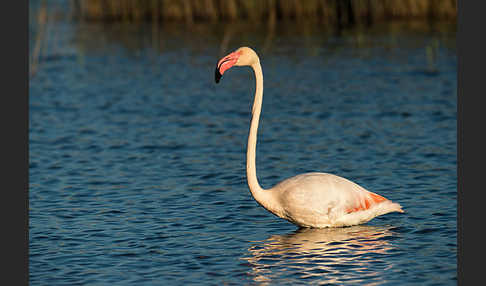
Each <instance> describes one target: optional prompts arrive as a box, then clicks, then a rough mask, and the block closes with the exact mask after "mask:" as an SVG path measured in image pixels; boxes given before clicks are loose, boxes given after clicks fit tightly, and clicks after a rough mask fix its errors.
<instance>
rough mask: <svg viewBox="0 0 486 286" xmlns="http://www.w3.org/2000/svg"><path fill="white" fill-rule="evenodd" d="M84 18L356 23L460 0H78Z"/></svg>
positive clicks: (452, 14) (416, 14) (440, 14)
mask: <svg viewBox="0 0 486 286" xmlns="http://www.w3.org/2000/svg"><path fill="white" fill-rule="evenodd" d="M72 3H73V4H72V8H73V9H72V16H73V17H74V18H75V19H78V20H81V21H121V22H142V21H145V22H167V21H174V22H186V23H189V24H191V23H194V22H216V21H236V20H251V21H258V22H260V21H261V22H267V21H278V20H294V21H300V20H304V19H305V20H308V19H314V20H317V21H319V22H321V23H325V24H330V25H332V24H337V25H353V24H357V23H372V22H375V21H381V20H390V19H427V20H430V19H433V20H434V19H440V20H455V19H456V15H457V0H74V1H73V2H72Z"/></svg>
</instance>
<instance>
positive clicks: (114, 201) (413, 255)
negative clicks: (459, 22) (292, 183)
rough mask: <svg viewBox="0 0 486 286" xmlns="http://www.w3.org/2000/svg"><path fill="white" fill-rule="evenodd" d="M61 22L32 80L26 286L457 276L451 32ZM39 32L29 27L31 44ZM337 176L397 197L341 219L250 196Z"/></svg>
mask: <svg viewBox="0 0 486 286" xmlns="http://www.w3.org/2000/svg"><path fill="white" fill-rule="evenodd" d="M235 27H236V28H234V30H231V29H230V28H226V29H225V28H224V27H215V26H211V27H209V28H208V27H206V26H204V25H202V26H197V27H195V28H194V29H193V30H187V29H184V28H182V27H179V26H167V27H165V28H162V27H158V28H157V29H156V30H155V28H154V27H153V26H151V25H148V26H123V25H121V26H118V25H113V26H111V25H101V24H92V25H87V24H75V23H70V22H60V23H56V24H55V25H54V24H52V25H50V26H48V30H47V31H48V32H49V33H48V35H49V39H50V40H49V42H48V43H47V44H45V45H44V46H42V47H43V50H42V52H41V56H40V58H39V68H38V71H37V73H36V74H35V75H34V76H33V77H31V79H30V87H29V116H30V117H29V119H30V120H29V156H30V161H29V166H30V167H29V187H30V188H29V275H30V284H31V285H78V284H79V285H107V284H109V283H114V284H116V285H168V284H166V283H165V282H170V284H171V285H187V284H195V285H248V284H250V285H253V284H255V285H259V284H264V285H297V284H326V285H333V284H334V285H397V284H400V285H401V284H403V285H455V284H456V283H457V281H456V277H457V275H456V269H457V267H456V261H457V256H456V251H457V242H456V238H457V234H456V231H457V226H456V218H457V217H456V210H457V209H456V199H457V174H456V164H457V162H456V120H457V114H456V100H457V93H456V87H457V81H456V73H457V59H456V47H455V28H454V26H453V27H452V28H451V27H450V26H446V28H444V27H442V26H440V27H435V26H425V27H422V26H419V27H418V28H417V27H415V26H407V25H405V26H404V27H402V26H401V25H398V26H387V25H384V26H377V27H374V28H372V29H370V30H361V31H355V30H349V31H344V32H343V33H335V32H333V31H321V30H319V29H310V30H305V31H303V32H302V31H300V32H299V31H297V30H296V31H294V30H293V29H292V27H290V28H289V27H287V28H284V27H278V28H277V29H276V30H274V31H273V32H272V33H271V34H269V32H267V31H266V30H265V29H261V28H251V27H250V28H248V27H247V28H245V26H236V25H235ZM38 29H39V28H38V27H36V26H32V27H31V41H32V43H35V35H36V34H37V31H38ZM242 45H248V46H251V47H253V48H254V49H255V50H256V51H257V52H258V53H259V55H260V58H261V63H262V66H263V72H264V80H265V81H264V82H265V90H264V100H263V112H262V118H261V121H260V123H261V125H260V129H259V137H258V140H259V141H258V147H257V173H258V176H259V179H260V183H261V184H262V186H263V187H265V188H269V187H271V186H273V185H274V184H276V183H278V182H279V181H280V180H283V179H285V178H287V177H290V176H293V175H296V174H299V173H303V172H310V171H320V172H329V173H334V174H337V175H340V176H343V177H345V178H348V179H351V180H353V181H355V182H357V183H358V184H360V185H362V186H363V187H365V188H367V189H368V190H370V191H373V192H376V193H378V194H380V195H383V196H385V197H387V198H389V199H391V200H393V201H395V202H398V203H400V204H401V205H402V206H403V208H404V210H405V213H404V214H399V213H391V214H387V215H384V216H380V217H377V218H375V219H373V220H372V221H370V222H368V223H366V224H364V225H360V226H354V227H348V228H338V229H323V230H313V229H307V230H306V229H302V230H299V229H298V228H297V227H296V226H294V225H292V224H290V223H289V222H287V221H285V220H282V219H279V218H277V217H275V216H273V215H271V214H270V213H268V212H267V211H266V210H264V209H263V208H262V207H260V206H259V205H258V204H257V203H256V202H255V201H254V200H253V199H252V197H251V195H250V193H249V191H248V187H247V185H246V177H245V155H246V140H247V132H248V127H249V120H250V107H251V105H250V102H251V101H252V99H253V98H252V96H253V92H254V79H253V75H252V73H251V72H250V69H249V68H239V69H237V68H234V69H231V70H230V71H228V72H227V73H225V75H224V77H223V78H222V81H221V82H220V83H219V84H218V85H216V84H215V83H214V78H213V77H214V67H215V64H216V62H217V60H218V59H219V57H220V56H222V55H224V54H226V53H227V52H230V51H232V50H233V49H235V48H237V47H239V46H242Z"/></svg>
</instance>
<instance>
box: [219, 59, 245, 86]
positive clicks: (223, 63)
mask: <svg viewBox="0 0 486 286" xmlns="http://www.w3.org/2000/svg"><path fill="white" fill-rule="evenodd" d="M240 55H241V53H238V52H233V53H231V54H229V55H227V56H226V57H224V58H222V59H220V60H219V61H218V64H217V65H216V70H215V71H214V81H215V82H216V83H218V82H219V80H220V79H221V77H222V76H223V74H224V72H225V71H226V70H228V69H230V68H231V67H232V66H234V65H235V64H236V62H237V61H238V58H239V57H240Z"/></svg>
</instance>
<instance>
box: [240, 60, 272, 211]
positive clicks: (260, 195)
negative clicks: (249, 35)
mask: <svg viewBox="0 0 486 286" xmlns="http://www.w3.org/2000/svg"><path fill="white" fill-rule="evenodd" d="M251 67H252V69H253V71H254V72H255V78H256V89H255V98H254V100H253V107H252V117H251V124H250V132H249V134H248V145H247V150H246V178H247V180H248V187H249V188H250V192H251V194H252V196H253V198H254V199H255V200H256V201H257V202H258V203H259V204H260V205H262V206H263V207H264V208H266V209H267V210H270V209H271V208H272V206H271V204H272V203H271V197H270V192H269V191H268V190H264V189H263V188H262V187H261V186H260V184H259V183H258V178H257V174H256V145H257V132H258V123H259V121H260V113H261V110H262V101H263V72H262V67H261V65H260V62H259V61H257V62H256V63H255V64H253V65H251Z"/></svg>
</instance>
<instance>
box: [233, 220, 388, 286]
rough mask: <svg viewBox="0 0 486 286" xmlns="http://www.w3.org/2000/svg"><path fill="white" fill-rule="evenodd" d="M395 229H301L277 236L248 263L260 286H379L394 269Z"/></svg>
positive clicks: (257, 249)
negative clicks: (283, 285)
mask: <svg viewBox="0 0 486 286" xmlns="http://www.w3.org/2000/svg"><path fill="white" fill-rule="evenodd" d="M395 236H396V235H395V233H393V232H392V230H391V227H378V226H369V225H359V226H352V227H345V228H325V229H315V228H301V229H298V230H296V231H294V232H292V233H289V234H284V235H272V236H271V237H269V238H268V239H266V240H264V241H260V242H257V243H256V244H254V245H253V246H251V247H250V248H249V249H248V252H249V256H248V257H245V258H242V259H244V260H246V261H247V262H248V265H249V267H250V268H251V271H250V275H252V276H253V280H254V281H255V282H259V283H261V284H262V285H265V284H267V283H269V282H271V281H272V279H274V278H278V279H279V281H280V280H289V282H291V281H292V280H294V279H298V280H300V281H301V279H306V280H307V279H309V281H314V280H317V281H318V282H320V283H322V282H325V283H338V284H340V283H342V282H343V281H350V280H351V281H353V282H358V283H359V282H360V281H361V282H365V281H366V283H371V284H373V281H374V280H373V279H376V280H375V281H376V282H378V281H380V276H379V271H383V270H388V269H389V268H391V267H392V265H391V264H390V262H389V261H386V260H384V259H383V258H385V257H386V256H387V255H388V254H389V252H390V251H391V250H392V249H393V244H392V243H390V240H391V239H393V238H394V237H395Z"/></svg>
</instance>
